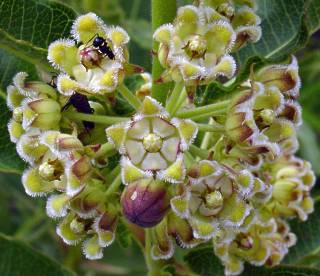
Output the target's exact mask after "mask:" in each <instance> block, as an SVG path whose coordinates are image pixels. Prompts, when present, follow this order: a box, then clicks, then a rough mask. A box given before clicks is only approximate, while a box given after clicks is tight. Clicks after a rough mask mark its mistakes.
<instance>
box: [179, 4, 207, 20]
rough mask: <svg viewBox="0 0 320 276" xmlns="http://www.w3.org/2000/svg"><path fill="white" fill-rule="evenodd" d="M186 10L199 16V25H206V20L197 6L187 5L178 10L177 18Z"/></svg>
mask: <svg viewBox="0 0 320 276" xmlns="http://www.w3.org/2000/svg"><path fill="white" fill-rule="evenodd" d="M185 10H192V11H193V12H194V13H195V14H197V15H198V18H199V21H198V23H200V24H204V23H205V21H204V18H203V17H202V16H201V13H200V11H199V8H198V7H196V6H193V5H185V6H182V7H180V8H179V9H178V10H177V17H179V16H180V15H181V14H182V13H183V12H184V11H185Z"/></svg>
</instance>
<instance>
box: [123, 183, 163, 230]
mask: <svg viewBox="0 0 320 276" xmlns="http://www.w3.org/2000/svg"><path fill="white" fill-rule="evenodd" d="M121 205H122V211H123V214H124V215H125V216H126V218H127V219H128V220H129V221H131V222H132V223H134V224H137V225H139V226H141V227H152V226H154V225H156V224H158V223H159V222H160V221H161V220H162V218H163V217H164V215H165V214H166V212H167V210H168V208H169V197H168V193H167V190H166V187H165V184H164V183H163V182H161V181H158V180H154V179H153V178H148V179H142V180H139V181H136V182H133V183H131V184H129V186H127V188H126V189H125V190H124V191H123V193H122V196H121Z"/></svg>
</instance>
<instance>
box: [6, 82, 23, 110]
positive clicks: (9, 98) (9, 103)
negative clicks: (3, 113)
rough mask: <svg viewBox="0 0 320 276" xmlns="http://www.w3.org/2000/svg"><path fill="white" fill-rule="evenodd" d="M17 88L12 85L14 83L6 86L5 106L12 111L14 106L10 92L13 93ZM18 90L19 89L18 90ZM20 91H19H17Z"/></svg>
mask: <svg viewBox="0 0 320 276" xmlns="http://www.w3.org/2000/svg"><path fill="white" fill-rule="evenodd" d="M16 89H17V88H16V87H15V86H14V85H9V86H8V87H7V107H8V108H9V109H10V110H11V111H13V110H14V109H15V108H16V106H14V104H13V102H12V98H11V94H13V93H14V91H15V90H16ZM18 91H19V90H18ZM19 92H20V91H19Z"/></svg>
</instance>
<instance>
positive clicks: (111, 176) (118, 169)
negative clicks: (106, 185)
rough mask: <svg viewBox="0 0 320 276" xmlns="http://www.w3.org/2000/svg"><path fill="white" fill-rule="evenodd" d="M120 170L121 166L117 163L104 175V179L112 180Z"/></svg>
mask: <svg viewBox="0 0 320 276" xmlns="http://www.w3.org/2000/svg"><path fill="white" fill-rule="evenodd" d="M120 172H121V166H120V165H117V166H116V167H115V168H114V169H113V170H112V171H111V172H109V173H108V175H107V176H106V179H107V180H109V181H112V180H113V179H115V178H116V177H117V176H118V175H119V174H120Z"/></svg>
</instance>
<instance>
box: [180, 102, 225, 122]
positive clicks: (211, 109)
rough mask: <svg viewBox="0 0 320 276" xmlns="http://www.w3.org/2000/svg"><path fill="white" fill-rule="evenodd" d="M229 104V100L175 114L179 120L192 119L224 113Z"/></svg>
mask: <svg viewBox="0 0 320 276" xmlns="http://www.w3.org/2000/svg"><path fill="white" fill-rule="evenodd" d="M229 103H230V100H225V101H221V102H218V103H214V104H209V105H206V106H201V107H197V108H194V109H190V110H187V111H182V112H179V113H178V114H177V116H178V117H179V118H192V117H196V116H199V115H203V114H210V113H213V114H214V113H217V112H224V111H225V110H226V108H227V106H228V104H229ZM208 117H209V115H208Z"/></svg>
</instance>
